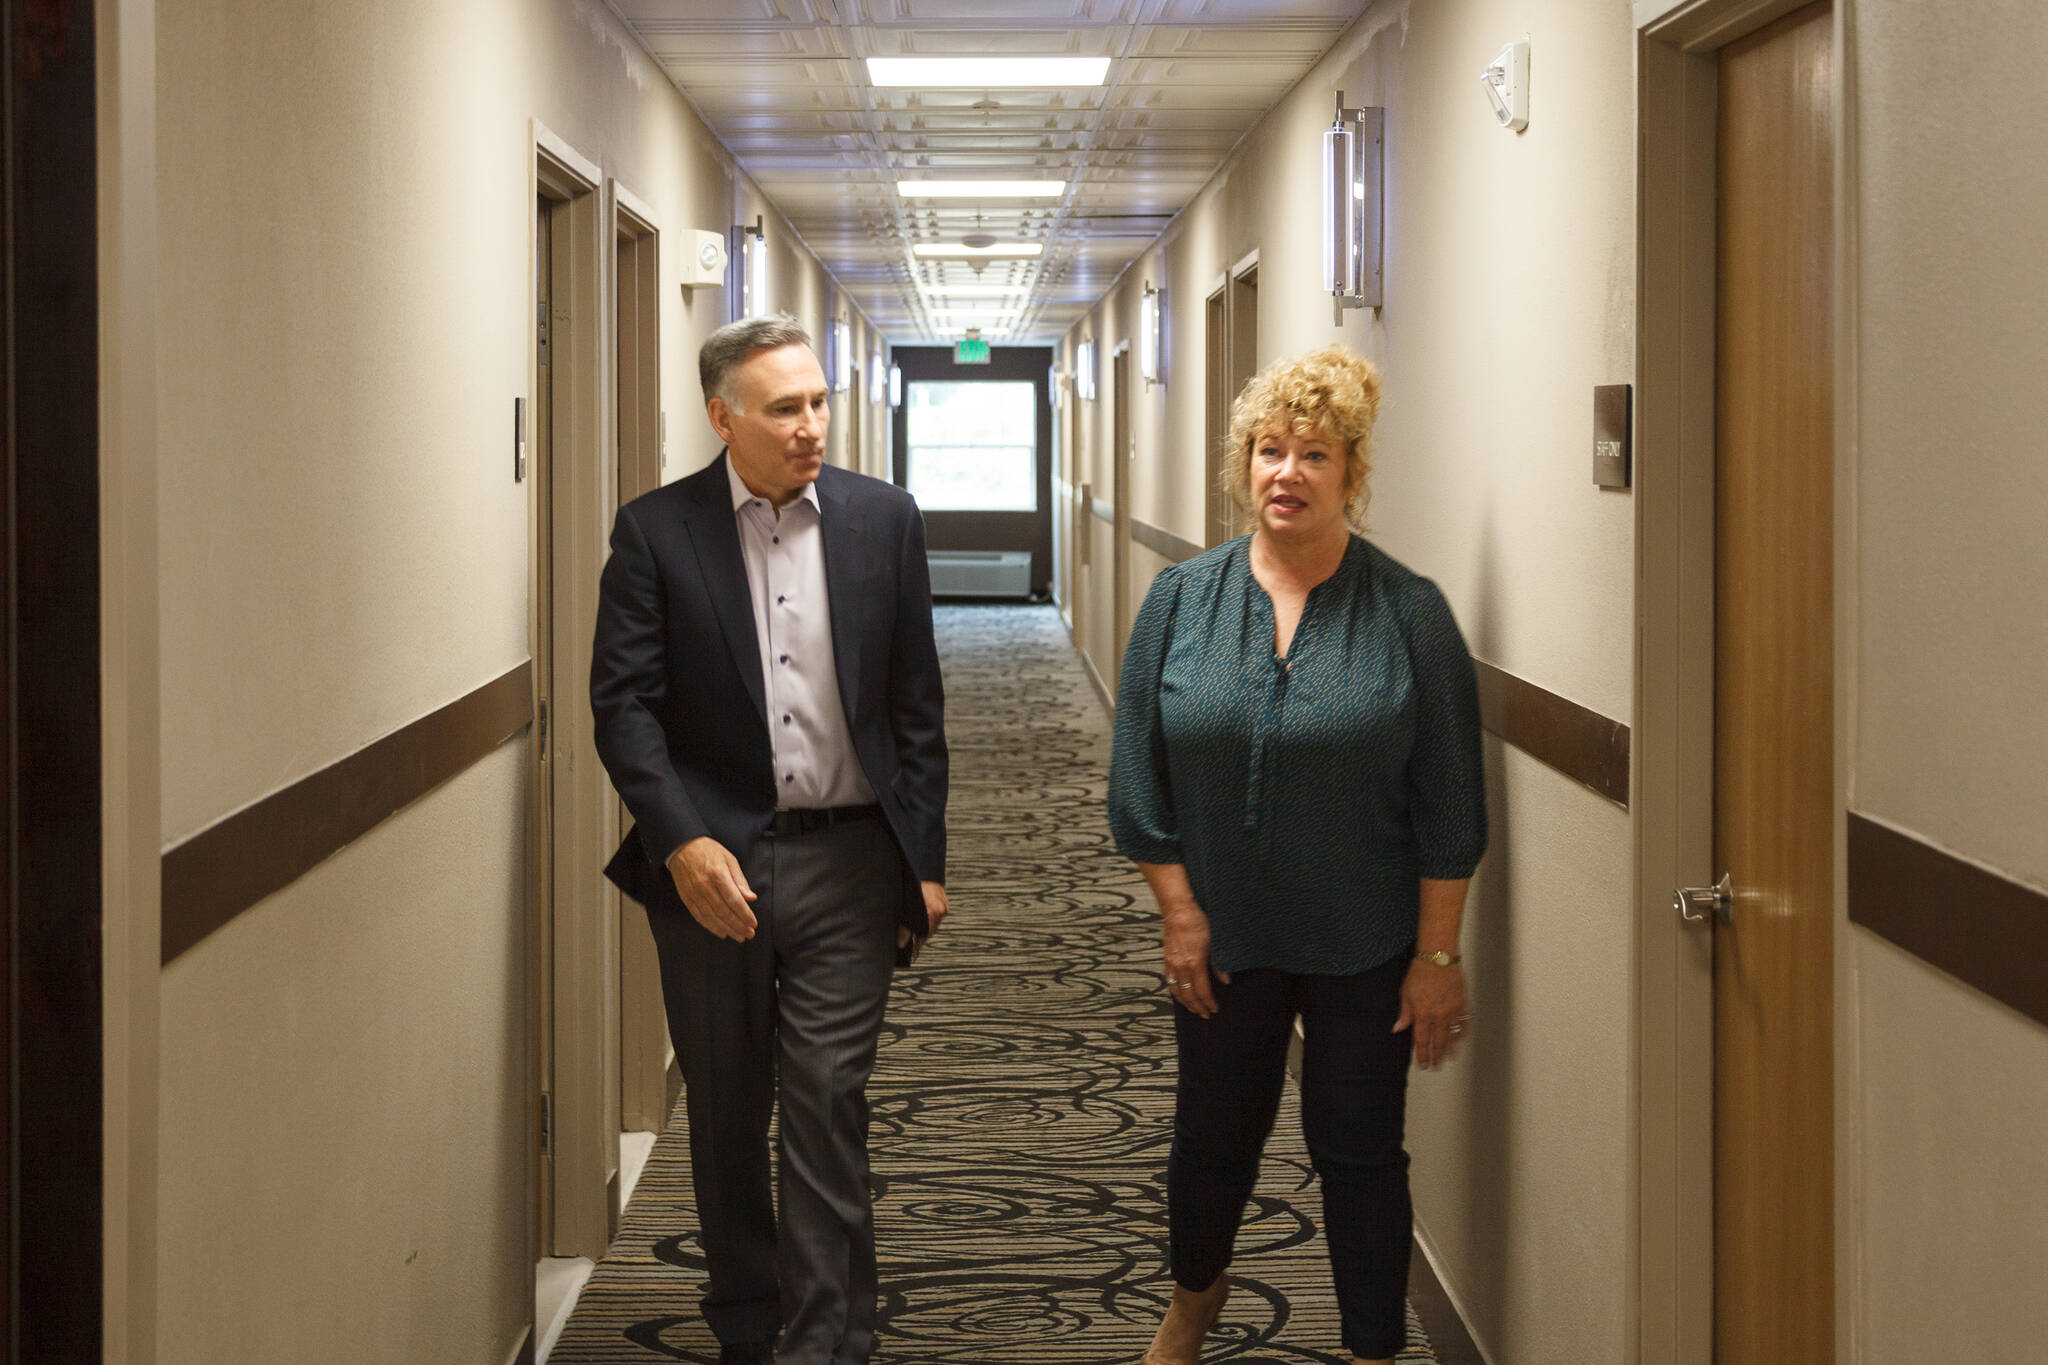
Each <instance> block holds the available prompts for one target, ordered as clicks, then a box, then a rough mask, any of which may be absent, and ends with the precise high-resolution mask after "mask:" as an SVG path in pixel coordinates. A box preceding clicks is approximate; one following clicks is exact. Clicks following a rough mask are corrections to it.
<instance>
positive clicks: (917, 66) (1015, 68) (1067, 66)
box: [868, 57, 1109, 90]
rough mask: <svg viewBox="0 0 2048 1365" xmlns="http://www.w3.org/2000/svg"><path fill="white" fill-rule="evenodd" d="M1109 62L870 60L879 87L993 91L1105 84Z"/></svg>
mask: <svg viewBox="0 0 2048 1365" xmlns="http://www.w3.org/2000/svg"><path fill="white" fill-rule="evenodd" d="M1108 73H1109V58H1107V57H870V58H868V79H869V80H870V81H873V82H874V83H875V84H876V85H918V86H924V87H926V88H928V89H941V88H947V87H951V88H954V89H969V90H994V89H1012V90H1014V89H1019V88H1022V87H1026V86H1045V85H1100V84H1102V78H1103V77H1104V76H1105V75H1107V74H1108Z"/></svg>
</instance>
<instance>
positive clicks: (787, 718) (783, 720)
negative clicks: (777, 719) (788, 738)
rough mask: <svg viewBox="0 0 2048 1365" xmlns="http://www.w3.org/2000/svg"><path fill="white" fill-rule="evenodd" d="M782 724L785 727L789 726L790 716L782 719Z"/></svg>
mask: <svg viewBox="0 0 2048 1365" xmlns="http://www.w3.org/2000/svg"><path fill="white" fill-rule="evenodd" d="M782 723H783V724H784V725H787V724H789V717H788V716H784V717H783V718H782Z"/></svg>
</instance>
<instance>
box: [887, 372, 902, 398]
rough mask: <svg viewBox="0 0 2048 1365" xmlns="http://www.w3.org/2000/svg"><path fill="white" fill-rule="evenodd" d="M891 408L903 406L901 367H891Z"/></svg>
mask: <svg viewBox="0 0 2048 1365" xmlns="http://www.w3.org/2000/svg"><path fill="white" fill-rule="evenodd" d="M889 406H890V407H892V408H900V407H902V406H903V368H902V366H900V365H891V366H890V367H889Z"/></svg>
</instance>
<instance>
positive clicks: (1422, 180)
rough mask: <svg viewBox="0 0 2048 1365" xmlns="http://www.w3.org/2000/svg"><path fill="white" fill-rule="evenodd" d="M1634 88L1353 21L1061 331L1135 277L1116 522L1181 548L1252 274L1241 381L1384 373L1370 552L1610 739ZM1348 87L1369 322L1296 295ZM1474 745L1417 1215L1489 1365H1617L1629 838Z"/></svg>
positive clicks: (1113, 332) (1560, 34)
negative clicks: (1445, 1019)
mask: <svg viewBox="0 0 2048 1365" xmlns="http://www.w3.org/2000/svg"><path fill="white" fill-rule="evenodd" d="M1523 36H1528V37H1529V38H1530V39H1531V41H1532V45H1533V54H1532V71H1533V80H1532V88H1533V90H1534V97H1533V101H1532V109H1533V114H1532V121H1531V124H1530V126H1529V128H1528V129H1527V131H1525V132H1524V133H1522V134H1520V135H1516V134H1514V133H1511V132H1509V131H1507V130H1505V129H1503V128H1500V127H1499V126H1497V125H1496V124H1495V122H1494V120H1493V117H1492V114H1491V112H1490V109H1489V107H1488V105H1487V102H1486V100H1485V97H1484V95H1483V94H1482V93H1481V91H1480V90H1479V88H1478V81H1477V74H1478V72H1479V70H1480V68H1481V67H1483V66H1484V65H1485V64H1486V62H1487V61H1489V60H1490V59H1491V58H1492V57H1493V55H1494V54H1495V53H1496V52H1498V51H1499V50H1500V48H1501V46H1502V45H1503V44H1505V43H1507V42H1509V41H1510V40H1512V39H1515V38H1519V37H1523ZM1633 81H1634V65H1633V33H1632V29H1631V20H1630V14H1629V11H1628V8H1627V7H1626V6H1614V5H1595V4H1589V3H1584V0H1472V2H1471V3H1461V4H1457V5H1444V4H1408V3H1401V2H1400V0H1383V2H1382V3H1380V4H1376V5H1374V6H1373V7H1372V8H1371V9H1370V10H1368V11H1367V12H1366V14H1365V16H1364V17H1363V18H1362V19H1361V20H1360V21H1359V22H1358V23H1357V24H1356V25H1354V27H1353V28H1352V29H1351V30H1350V32H1349V33H1348V34H1347V35H1346V36H1345V37H1344V38H1343V39H1342V40H1340V41H1339V42H1338V44H1337V45H1336V47H1335V48H1334V49H1333V50H1332V52H1331V54H1330V55H1329V56H1327V57H1326V58H1325V59H1324V60H1323V61H1322V62H1321V63H1320V64H1319V65H1318V66H1317V67H1316V68H1315V69H1314V70H1313V71H1311V72H1310V73H1309V75H1308V76H1307V77H1306V78H1304V80H1303V81H1302V82H1301V83H1300V85H1298V86H1297V87H1296V88H1295V90H1294V91H1293V92H1291V93H1290V94H1289V95H1288V97H1287V98H1286V99H1285V100H1284V101H1282V103H1281V104H1280V105H1279V106H1278V107H1277V108H1275V109H1274V110H1273V111H1272V112H1271V113H1269V114H1268V115H1267V116H1266V118H1265V119H1264V120H1263V121H1262V122H1261V123H1260V124H1259V125H1258V126H1257V127H1256V128H1255V129H1254V130H1253V131H1252V132H1251V133H1250V134H1248V135H1247V136H1246V138H1245V140H1244V141H1243V142H1242V143H1241V144H1240V145H1239V147H1238V149H1237V150H1236V152H1235V153H1233V155H1232V156H1231V158H1230V159H1229V161H1228V162H1226V163H1225V165H1224V166H1223V168H1222V169H1221V170H1220V171H1219V172H1218V174H1217V175H1216V177H1215V178H1214V180H1213V181H1212V182H1211V183H1210V185H1209V186H1208V187H1207V188H1206V189H1205V190H1204V191H1203V192H1202V194H1201V195H1200V197H1199V198H1197V200H1196V201H1195V203H1194V204H1193V205H1192V206H1191V207H1190V208H1189V209H1188V210H1187V211H1186V212H1185V213H1183V214H1182V216H1181V217H1180V218H1179V219H1178V220H1177V221H1176V222H1175V223H1174V224H1173V225H1172V226H1171V227H1170V228H1169V229H1168V230H1167V232H1166V234H1165V235H1164V237H1163V238H1162V239H1161V241H1160V243H1159V244H1158V245H1157V246H1156V247H1155V248H1153V249H1152V250H1150V251H1148V252H1147V253H1146V255H1144V256H1143V257H1141V258H1140V259H1139V261H1138V262H1136V263H1135V264H1134V265H1132V266H1131V267H1130V269H1129V270H1127V271H1126V272H1125V274H1124V275H1123V277H1122V278H1121V279H1120V280H1119V281H1118V282H1117V284H1116V286H1115V287H1114V288H1113V289H1112V291H1111V292H1110V294H1109V295H1108V296H1106V297H1105V299H1104V300H1103V302H1102V303H1101V304H1100V305H1099V306H1098V307H1097V308H1096V309H1095V310H1094V312H1093V313H1092V315H1091V316H1090V318H1089V319H1087V320H1086V321H1084V322H1083V323H1082V324H1081V325H1079V326H1078V327H1076V328H1075V329H1073V330H1072V331H1071V332H1070V333H1069V334H1068V336H1067V338H1066V343H1067V349H1066V350H1065V351H1063V363H1071V355H1072V346H1073V344H1074V343H1076V342H1078V340H1080V339H1081V338H1082V337H1084V336H1089V335H1092V336H1094V337H1095V338H1096V342H1097V346H1098V351H1099V354H1101V355H1103V356H1105V357H1106V356H1107V355H1108V354H1109V352H1110V351H1111V350H1112V349H1113V348H1114V347H1115V346H1116V345H1117V344H1119V343H1120V342H1122V341H1124V340H1127V339H1130V338H1132V337H1133V336H1134V335H1135V332H1134V329H1135V327H1136V325H1137V317H1138V298H1139V294H1140V291H1141V289H1142V286H1143V284H1144V283H1145V282H1146V281H1148V280H1149V281H1150V282H1151V283H1154V284H1160V283H1162V282H1163V284H1164V286H1165V289H1166V300H1167V304H1166V307H1167V317H1168V324H1167V325H1168V335H1167V341H1166V346H1165V352H1166V357H1167V362H1166V363H1167V366H1168V373H1167V382H1166V384H1165V386H1164V387H1163V388H1155V389H1153V390H1152V391H1151V392H1150V393H1149V394H1147V393H1145V392H1144V391H1143V389H1142V386H1140V387H1139V388H1138V389H1137V390H1135V391H1134V407H1133V424H1134V430H1135V432H1136V435H1137V442H1138V449H1137V458H1136V460H1135V462H1134V466H1133V470H1132V474H1133V489H1132V509H1133V515H1134V516H1136V517H1137V518H1139V519H1140V520H1143V521H1148V522H1151V523H1152V524H1154V525H1157V526H1159V527H1162V528H1163V529H1165V530H1167V531H1169V532H1171V533H1172V534H1174V535H1176V536H1179V537H1180V538H1182V539H1184V540H1188V541H1193V542H1196V543H1200V542H1201V540H1202V536H1203V491H1204V490H1203V480H1202V441H1203V426H1204V415H1203V388H1202V384H1203V378H1202V376H1203V364H1202V357H1203V344H1204V341H1203V301H1204V299H1205V297H1206V296H1207V295H1208V293H1209V292H1210V290H1211V288H1212V286H1213V284H1214V282H1215V281H1216V280H1217V278H1218V277H1219V276H1220V275H1221V274H1222V273H1223V272H1225V271H1226V270H1227V269H1229V268H1230V267H1232V266H1233V265H1234V264H1235V263H1236V262H1238V261H1240V260H1241V259H1242V258H1244V257H1245V256H1246V254H1247V253H1250V252H1253V251H1256V252H1257V253H1258V268H1259V294H1258V301H1259V303H1258V306H1259V357H1260V360H1261V361H1262V362H1265V361H1270V360H1273V359H1275V358H1278V357H1280V356H1283V355H1291V354H1298V353H1300V352H1302V351H1306V350H1308V349H1310V348H1312V347H1315V346H1318V345H1323V344H1327V343H1329V342H1331V341H1342V342H1344V343H1345V344H1348V345H1350V346H1353V347H1355V348H1357V349H1358V350H1360V351H1362V352H1364V353H1365V354H1366V355H1367V356H1369V357H1370V358H1372V359H1373V360H1374V361H1375V362H1377V363H1378V364H1379V365H1380V366H1381V367H1382V370H1383V372H1384V375H1385V383H1386V399H1385V404H1384V407H1383V410H1382V415H1381V420H1380V425H1379V430H1378V435H1377V442H1376V444H1377V452H1376V472H1375V475H1374V483H1373V503H1372V508H1371V511H1370V514H1369V521H1370V527H1369V531H1368V534H1369V535H1370V536H1371V537H1372V538H1373V539H1374V540H1375V541H1377V543H1379V544H1380V545H1381V546H1382V547H1383V548H1385V549H1387V550H1388V551H1389V552H1390V553H1392V554H1393V555H1394V556H1395V557H1396V558H1398V559H1401V560H1402V561H1404V562H1405V563H1407V564H1409V565H1411V566H1412V567H1414V568H1416V569H1417V570H1419V571H1420V572H1422V573H1425V574H1427V575H1429V576H1430V577H1432V578H1434V579H1435V580H1436V581H1437V582H1438V583H1439V584H1440V585H1441V586H1442V588H1443V589H1444V591H1445V593H1446V595H1447V596H1448V597H1449V599H1450V601H1451V604H1452V606H1453V608H1454V609H1455V611H1456V612H1457V615H1458V620H1459V623H1460V625H1461V626H1462V628H1463V629H1464V632H1465V635H1466V640H1467V643H1468V644H1469V645H1470V646H1471V648H1472V650H1473V652H1474V653H1475V654H1477V655H1479V656H1480V657H1482V658H1484V659H1487V660H1488V661H1490V662H1492V663H1494V664H1496V665H1498V666H1499V667H1501V668H1503V669H1505V670H1507V671H1508V672H1510V673H1514V674H1517V675H1519V676H1521V677H1523V678H1526V679H1528V680H1529V681H1531V682H1534V683H1536V684H1538V685H1539V686H1542V687H1544V688H1547V689H1549V690H1551V691H1553V692H1557V693H1560V694H1562V695H1564V696H1565V697H1568V698H1570V699H1571V700H1573V701H1576V702H1578V703H1580V704H1581V705H1584V706H1587V707H1590V708H1592V709H1594V710H1596V711H1599V712H1601V713H1603V714H1605V715H1608V716H1611V717H1614V718H1616V719H1619V720H1622V721H1624V722H1626V721H1627V720H1628V719H1629V706H1630V695H1631V678H1632V673H1631V668H1632V663H1631V649H1632V642H1631V641H1632V635H1631V632H1632V626H1633V622H1632V615H1631V614H1632V612H1633V609H1634V607H1633V598H1632V593H1631V583H1632V579H1633V573H1634V569H1633V558H1632V556H1633V546H1632V525H1633V508H1632V506H1631V503H1630V500H1629V498H1628V497H1627V495H1625V494H1615V493H1604V492H1601V491H1599V490H1597V489H1595V488H1594V487H1593V485H1592V481H1591V442H1592V397H1593V395H1592V390H1593V387H1594V386H1595V385H1597V384H1610V383H1622V382H1627V381H1628V380H1630V379H1631V377H1632V373H1633V365H1634V360H1633V357H1634V345H1635V339H1634V325H1633V317H1634V307H1635V287H1634V276H1635V249H1634V241H1635V203H1634V180H1635V161H1634V155H1635V152H1634V129H1633V112H1632V111H1633V95H1634V85H1633ZM1339 89H1341V90H1343V91H1344V93H1345V98H1346V102H1347V103H1351V104H1377V105H1381V106H1383V107H1385V109H1386V111H1387V114H1386V127H1387V146H1388V161H1387V182H1386V197H1387V210H1386V306H1385V308H1384V310H1383V311H1381V312H1379V313H1377V314H1375V313H1372V312H1370V311H1353V312H1347V313H1346V314H1345V315H1344V318H1343V320H1342V322H1341V323H1337V322H1333V320H1332V316H1331V307H1330V298H1329V296H1328V295H1327V294H1324V293H1323V292H1321V227H1320V217H1321V199H1320V185H1321V179H1320V167H1319V164H1318V158H1319V153H1320V147H1321V131H1322V129H1323V128H1324V127H1326V126H1327V125H1328V124H1329V121H1330V115H1331V109H1332V106H1333V96H1334V93H1335V92H1336V91H1337V90H1339ZM1107 373H1108V371H1107V368H1106V362H1105V367H1104V370H1103V377H1102V385H1103V387H1102V389H1101V398H1100V399H1099V401H1098V402H1096V403H1095V404H1093V405H1088V404H1083V405H1082V406H1083V407H1084V409H1092V410H1090V411H1084V413H1083V415H1082V427H1083V430H1084V433H1085V436H1084V440H1085V442H1086V444H1087V446H1088V451H1087V452H1086V454H1085V456H1084V463H1085V465H1086V467H1087V468H1089V469H1090V470H1091V471H1093V473H1094V477H1097V478H1100V479H1106V477H1107V475H1106V473H1105V470H1106V468H1107V463H1106V462H1107V459H1108V456H1107V454H1106V447H1107V442H1108V439H1109V415H1108V388H1107ZM1103 495H1104V496H1107V494H1106V492H1105V493H1104V494H1103ZM1098 553H1100V552H1099V551H1098ZM1138 558H1139V559H1140V560H1141V561H1143V562H1145V563H1153V562H1156V561H1153V560H1151V559H1150V557H1149V556H1147V555H1144V554H1142V553H1141V554H1140V555H1139V556H1138ZM1148 578H1149V575H1145V576H1141V578H1140V581H1138V583H1137V584H1136V597H1134V601H1135V600H1137V598H1141V597H1142V594H1143V591H1144V588H1145V587H1146V584H1147V580H1148ZM1107 585H1108V577H1107V575H1106V574H1104V573H1102V572H1101V571H1100V570H1099V569H1098V572H1097V574H1096V580H1095V590H1094V592H1093V593H1092V594H1090V595H1089V596H1088V599H1087V601H1086V602H1085V604H1084V614H1085V616H1086V618H1087V620H1088V623H1089V624H1088V628H1087V629H1086V630H1085V631H1084V640H1083V643H1084V645H1085V647H1086V648H1088V650H1089V651H1090V652H1091V653H1093V654H1095V656H1096V657H1097V658H1098V660H1102V659H1105V658H1106V654H1105V653H1103V652H1101V651H1103V650H1104V647H1105V641H1106V632H1107V627H1106V620H1107V617H1108V614H1109V610H1110V599H1109V595H1108V586H1107ZM1097 623H1104V624H1097ZM1488 749H1489V765H1488V766H1489V773H1490V777H1489V783H1490V787H1489V801H1490V804H1491V810H1492V816H1493V821H1494V830H1493V845H1492V849H1491V851H1490V853H1489V855H1488V858H1487V860H1486V864H1485V866H1484V868H1483V869H1482V871H1481V874H1480V877H1479V879H1478V881H1477V883H1476V885H1475V888H1474V892H1473V897H1472V903H1471V907H1470V910H1469V912H1468V917H1467V929H1466V932H1465V939H1464V941H1465V948H1466V952H1467V955H1468V975H1469V980H1470V982H1471V984H1472V988H1473V991H1474V997H1475V1012H1476V1014H1477V1016H1478V1024H1477V1035H1476V1039H1475V1043H1474V1046H1473V1048H1472V1050H1471V1052H1470V1053H1469V1055H1468V1056H1467V1057H1466V1058H1464V1059H1463V1060H1462V1061H1460V1062H1459V1063H1458V1064H1457V1065H1456V1066H1454V1067H1452V1068H1450V1069H1448V1070H1446V1071H1442V1072H1439V1073H1435V1074H1420V1073H1418V1075H1417V1076H1416V1078H1415V1082H1414V1085H1413V1087H1412V1088H1411V1092H1410V1093H1411V1098H1410V1115H1411V1118H1410V1130H1409V1131H1410V1144H1409V1145H1410V1150H1411V1151H1412V1153H1413V1156H1414V1188H1415V1194H1416V1209H1417V1221H1418V1223H1419V1225H1420V1226H1421V1228H1422V1230H1423V1232H1424V1235H1425V1237H1426V1238H1427V1239H1428V1240H1429V1242H1430V1243H1431V1244H1432V1245H1433V1247H1434V1248H1435V1250H1436V1252H1437V1254H1438V1256H1439V1258H1440V1262H1441V1269H1442V1271H1443V1276H1444V1279H1445V1282H1446V1284H1447V1285H1448V1287H1449V1288H1450V1289H1451V1291H1452V1293H1453V1294H1454V1295H1456V1296H1457V1297H1458V1298H1459V1300H1460V1302H1461V1304H1462V1306H1463V1307H1464V1308H1465V1310H1466V1313H1467V1317H1468V1319H1469V1321H1470V1322H1471V1325H1472V1327H1473V1330H1474V1334H1475V1336H1476V1337H1477V1338H1478V1340H1479V1343H1480V1345H1481V1346H1482V1347H1484V1348H1485V1349H1486V1350H1487V1351H1488V1352H1489V1354H1490V1355H1491V1356H1492V1358H1493V1359H1495V1360H1497V1361H1502V1362H1506V1361H1523V1360H1529V1361H1538V1360H1565V1359H1570V1360H1575V1361H1619V1360H1622V1359H1624V1358H1625V1356H1626V1352H1627V1350H1628V1344H1627V1341H1626V1335H1625V1331H1626V1323H1627V1311H1628V1275H1629V1272H1628V1260H1629V1246H1628V1237H1629V1224H1628V1217H1629V1214H1628V1189H1627V1184H1626V1171H1627V1170H1628V1167H1629V1161H1630V1148H1629V1133H1630V1126H1631V1121H1632V1114H1631V1110H1630V1104H1631V1097H1630V1089H1629V1064H1630V1049H1629V1044H1628V1037H1629V1033H1628V1030H1629V1026H1630V1017H1631V1016H1630V1011H1631V996H1630V991H1631V976H1630V974H1631V970H1632V967H1631V942H1632V940H1631V918H1630V910H1629V899H1630V896H1629V890H1628V887H1629V881H1630V853H1629V838H1630V831H1629V821H1628V815H1627V812H1626V811H1624V810H1622V809H1621V808H1619V807H1617V806H1616V805H1614V804H1612V803H1611V802H1608V801H1606V800H1604V799H1602V798H1601V797H1599V796H1597V795H1594V794H1593V793H1591V792H1589V791H1588V790H1586V789H1585V788H1583V787H1580V786H1579V785H1577V784H1576V783H1574V782H1572V781H1571V780H1570V779H1567V778H1565V777H1563V776H1561V775H1559V774H1558V773H1557V772H1555V771H1554V770H1552V769H1550V768H1548V767H1545V766H1544V765H1542V764H1541V763H1538V762H1536V761H1535V760H1533V759H1530V758H1529V757H1528V756H1527V755H1525V754H1523V753H1521V752H1520V751H1518V750H1514V749H1506V748H1503V747H1502V746H1501V745H1500V744H1499V743H1498V742H1497V741H1494V740H1492V739H1489V744H1488Z"/></svg>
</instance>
